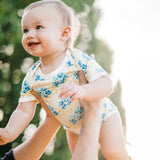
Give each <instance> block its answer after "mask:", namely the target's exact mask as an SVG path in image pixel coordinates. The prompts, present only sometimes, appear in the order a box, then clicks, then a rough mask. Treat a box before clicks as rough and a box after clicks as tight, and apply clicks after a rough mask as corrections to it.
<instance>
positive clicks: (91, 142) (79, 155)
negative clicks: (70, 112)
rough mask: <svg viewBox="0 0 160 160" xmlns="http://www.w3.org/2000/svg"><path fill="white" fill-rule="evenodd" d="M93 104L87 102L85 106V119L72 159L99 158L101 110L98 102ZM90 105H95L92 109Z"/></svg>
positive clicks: (94, 159) (86, 159)
mask: <svg viewBox="0 0 160 160" xmlns="http://www.w3.org/2000/svg"><path fill="white" fill-rule="evenodd" d="M91 105H92V106H90V105H89V103H88V104H87V107H88V108H87V107H86V108H84V120H83V126H82V130H81V133H80V136H79V139H78V142H77V146H76V149H75V151H74V153H73V156H72V160H82V159H83V160H88V159H92V160H97V159H98V141H99V132H100V126H101V116H100V115H101V111H100V109H99V108H97V105H98V104H97V103H96V102H93V103H92V104H91ZM89 107H93V109H90V108H89Z"/></svg>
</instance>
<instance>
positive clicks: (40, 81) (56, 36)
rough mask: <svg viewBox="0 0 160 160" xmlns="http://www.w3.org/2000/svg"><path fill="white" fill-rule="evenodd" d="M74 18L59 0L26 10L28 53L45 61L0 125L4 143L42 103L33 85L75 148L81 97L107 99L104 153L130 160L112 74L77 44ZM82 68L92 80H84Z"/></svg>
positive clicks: (25, 44) (31, 73) (32, 71)
mask: <svg viewBox="0 0 160 160" xmlns="http://www.w3.org/2000/svg"><path fill="white" fill-rule="evenodd" d="M74 19H75V18H74V14H73V11H72V10H71V9H70V8H69V7H68V6H66V5H65V4H64V3H63V2H61V1H56V0H44V1H38V2H35V3H32V4H30V5H29V6H28V7H27V8H26V9H25V10H24V14H23V17H22V30H23V38H22V44H23V47H24V49H25V50H26V51H27V52H28V53H29V54H31V55H33V56H37V57H40V60H39V61H37V62H36V63H35V64H34V65H33V66H32V67H31V68H30V69H29V71H28V73H27V75H26V77H25V78H24V80H23V84H22V90H21V96H20V99H19V104H18V106H17V109H16V110H15V111H14V112H13V114H12V115H11V117H10V120H9V122H8V124H7V126H6V127H5V128H4V129H2V128H1V129H0V144H1V145H3V144H6V143H8V142H11V141H13V140H14V139H15V138H16V137H17V136H18V135H19V134H20V133H21V132H22V131H23V130H24V128H25V127H26V126H27V124H28V123H29V122H30V121H31V119H32V118H33V116H34V112H35V108H36V104H37V100H36V98H35V97H34V96H33V95H32V93H31V90H32V89H34V90H36V91H37V92H38V93H39V95H40V96H41V97H42V98H43V100H44V101H45V103H46V104H47V106H48V107H49V109H50V110H51V111H52V113H53V116H55V118H56V119H57V120H58V121H59V122H60V123H61V124H62V125H63V126H64V128H65V129H66V132H67V140H68V143H69V147H70V150H71V152H72V153H73V152H74V149H75V146H76V143H77V139H78V134H79V133H80V129H81V126H82V120H83V110H82V107H81V106H80V104H79V101H78V100H86V101H94V100H99V99H102V104H101V107H102V110H103V113H102V126H101V131H100V137H99V143H100V145H101V150H102V153H103V155H104V157H105V158H106V159H108V160H113V159H114V160H125V159H126V152H125V144H124V140H123V133H122V126H121V119H120V117H119V113H118V110H117V107H116V106H115V105H114V104H113V103H112V102H111V101H110V100H109V99H108V98H107V96H108V95H109V94H110V93H111V92H112V88H113V87H112V82H111V79H110V78H109V75H108V74H107V73H106V72H105V71H104V70H103V69H102V68H101V67H100V66H99V65H98V64H97V63H96V62H95V61H94V60H92V59H91V58H90V57H89V56H88V55H87V54H86V53H84V52H82V51H80V50H78V49H74V48H73V43H74V39H75V38H74V35H75V28H74V26H75V25H74ZM80 70H83V72H84V74H85V76H86V78H87V81H88V82H89V83H88V84H84V85H81V86H80V85H79V80H78V78H79V77H78V71H80ZM53 125H54V124H53ZM46 132H47V131H46Z"/></svg>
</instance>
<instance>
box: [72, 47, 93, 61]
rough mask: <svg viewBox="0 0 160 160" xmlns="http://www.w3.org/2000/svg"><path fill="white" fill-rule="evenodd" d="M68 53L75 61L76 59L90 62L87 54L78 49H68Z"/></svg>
mask: <svg viewBox="0 0 160 160" xmlns="http://www.w3.org/2000/svg"><path fill="white" fill-rule="evenodd" d="M70 52H71V56H72V57H73V59H75V60H76V59H77V60H80V61H90V60H91V58H90V57H89V56H88V54H87V53H85V52H83V51H81V50H79V49H76V48H72V49H70Z"/></svg>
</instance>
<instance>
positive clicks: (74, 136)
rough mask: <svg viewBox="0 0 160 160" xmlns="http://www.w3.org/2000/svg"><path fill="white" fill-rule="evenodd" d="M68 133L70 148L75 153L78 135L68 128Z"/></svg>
mask: <svg viewBox="0 0 160 160" xmlns="http://www.w3.org/2000/svg"><path fill="white" fill-rule="evenodd" d="M66 134H67V141H68V145H69V149H70V151H71V153H72V154H73V152H74V150H75V148H76V145H77V141H78V135H77V134H75V133H73V132H70V131H68V130H66Z"/></svg>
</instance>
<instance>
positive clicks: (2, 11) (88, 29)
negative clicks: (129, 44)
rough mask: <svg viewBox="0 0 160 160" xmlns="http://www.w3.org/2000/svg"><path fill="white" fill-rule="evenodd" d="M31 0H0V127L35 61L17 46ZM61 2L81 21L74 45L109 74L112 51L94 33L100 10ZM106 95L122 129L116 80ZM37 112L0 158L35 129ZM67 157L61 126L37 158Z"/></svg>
mask: <svg viewBox="0 0 160 160" xmlns="http://www.w3.org/2000/svg"><path fill="white" fill-rule="evenodd" d="M34 1H37V0H16V1H12V0H1V1H0V127H5V125H6V124H7V122H8V120H9V117H10V115H11V113H12V112H13V111H14V110H15V109H16V106H17V104H18V98H19V95H20V89H21V83H22V80H23V78H24V76H25V73H26V71H27V70H28V68H29V67H30V66H31V65H32V64H33V63H34V62H35V61H36V60H37V59H36V58H35V57H31V56H30V55H28V54H27V53H26V52H25V51H24V49H23V47H22V45H21V37H22V32H21V22H20V21H21V16H22V12H23V8H25V7H26V6H27V5H29V4H30V3H31V2H34ZM63 1H64V2H65V3H66V4H67V5H69V6H70V7H72V8H73V9H74V10H75V13H76V14H77V17H78V18H79V20H80V22H81V29H80V34H79V37H78V39H77V41H76V43H75V47H76V48H79V49H81V50H83V51H85V52H87V53H88V54H91V53H94V54H95V56H96V60H97V61H98V63H99V64H100V65H101V66H102V67H103V68H104V69H105V70H106V71H107V72H108V73H109V74H111V65H112V62H113V51H112V50H111V49H110V48H109V47H108V45H107V44H106V43H105V42H103V41H101V40H99V39H97V38H96V36H95V31H96V26H97V24H98V20H99V18H100V16H101V11H100V9H97V8H96V7H95V6H94V2H95V0H79V1H73V0H63ZM110 98H111V99H112V101H113V102H114V103H115V104H116V105H117V106H118V108H119V111H120V114H121V117H122V123H123V126H124V128H125V126H126V119H125V110H124V108H123V106H122V103H121V84H120V81H118V82H117V84H116V87H115V90H114V92H113V94H112V95H111V96H110ZM40 113H41V110H40V107H39V106H38V107H37V110H36V114H35V116H34V118H33V120H32V121H31V123H30V125H29V126H28V127H27V129H26V130H25V132H23V133H22V134H21V135H20V136H19V137H18V138H17V139H16V140H15V141H14V142H12V143H9V144H7V145H4V146H0V157H2V156H3V155H4V154H5V153H6V152H7V151H8V150H9V149H10V148H13V147H15V146H17V145H19V144H21V143H22V141H23V140H24V139H26V138H27V137H29V136H31V135H30V134H32V133H33V131H34V130H36V127H38V126H39V123H40V121H41V117H40V116H39V115H40ZM28 130H29V131H30V132H29V133H30V134H29V135H27V133H28V132H27V131H28ZM53 150H54V151H53ZM53 152H54V153H53ZM70 158H71V154H70V151H69V149H68V145H67V142H66V136H65V131H64V130H63V128H61V129H60V131H59V132H58V134H57V135H56V138H55V139H54V140H53V141H52V143H51V144H50V145H49V147H48V149H47V151H46V153H45V154H43V156H42V158H41V159H42V160H46V159H47V160H50V159H54V160H64V159H66V160H69V159H70ZM99 159H100V160H103V159H104V158H103V156H102V155H101V153H100V154H99Z"/></svg>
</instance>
